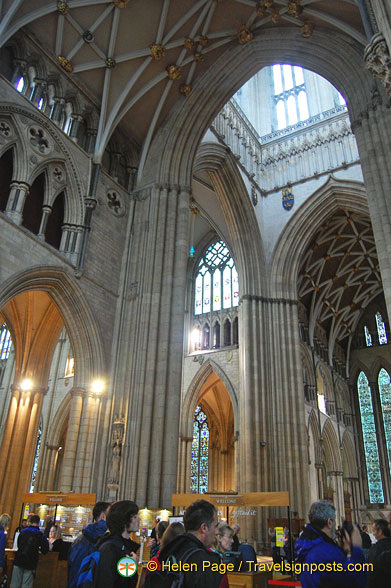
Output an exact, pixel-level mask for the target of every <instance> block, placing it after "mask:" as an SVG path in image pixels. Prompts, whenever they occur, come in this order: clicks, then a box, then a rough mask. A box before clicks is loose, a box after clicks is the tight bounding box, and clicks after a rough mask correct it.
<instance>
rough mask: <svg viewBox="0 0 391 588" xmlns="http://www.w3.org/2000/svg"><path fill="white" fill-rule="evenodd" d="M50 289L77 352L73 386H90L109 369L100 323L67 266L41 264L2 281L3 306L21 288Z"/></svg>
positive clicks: (0, 297)
mask: <svg viewBox="0 0 391 588" xmlns="http://www.w3.org/2000/svg"><path fill="white" fill-rule="evenodd" d="M30 290H41V291H44V292H47V293H48V294H49V296H50V297H51V298H52V299H53V301H54V302H55V304H56V306H57V307H58V309H59V312H60V314H61V317H62V319H63V321H64V325H65V328H66V329H67V332H68V335H69V339H70V343H71V346H72V349H73V352H74V355H75V363H76V365H77V370H76V372H75V380H74V386H75V387H77V388H85V389H88V388H89V386H90V383H91V380H92V379H93V378H94V377H99V376H101V375H102V374H103V373H104V372H105V370H106V362H105V358H104V354H103V346H102V341H101V337H100V334H99V330H98V326H97V324H96V321H95V318H94V316H93V314H92V311H91V309H90V307H89V305H88V303H87V300H86V299H85V296H84V294H83V292H82V290H81V288H80V286H79V284H78V283H77V280H76V279H75V278H74V277H73V276H71V275H70V274H69V272H67V271H66V270H64V269H61V268H58V267H53V266H39V267H35V268H30V269H27V270H24V271H22V272H20V273H18V274H16V275H14V276H12V277H10V278H9V279H8V280H6V281H5V282H3V284H2V286H1V288H0V309H1V308H2V307H3V306H5V305H6V304H7V303H8V302H9V301H10V300H12V299H13V298H14V297H15V296H17V295H18V294H20V293H22V292H28V291H30Z"/></svg>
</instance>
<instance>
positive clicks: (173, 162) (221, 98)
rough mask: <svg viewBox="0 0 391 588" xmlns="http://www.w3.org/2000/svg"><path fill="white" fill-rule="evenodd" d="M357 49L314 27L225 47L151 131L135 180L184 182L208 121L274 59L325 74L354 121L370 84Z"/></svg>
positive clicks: (367, 98) (279, 31) (267, 33)
mask: <svg viewBox="0 0 391 588" xmlns="http://www.w3.org/2000/svg"><path fill="white" fill-rule="evenodd" d="M362 53H363V48H362V46H361V45H360V44H359V43H358V42H355V41H352V39H351V38H350V37H348V36H347V35H344V34H341V33H337V32H335V31H333V32H331V31H325V30H321V29H316V30H315V31H314V34H313V36H312V38H311V40H303V39H300V38H299V37H298V34H297V31H296V30H290V29H283V30H282V29H280V28H278V27H276V28H273V30H267V31H264V32H263V34H262V35H261V36H260V37H258V38H256V39H253V40H252V41H251V42H250V43H247V44H246V45H244V46H237V47H235V48H231V49H229V50H227V51H226V52H225V53H223V55H221V57H220V58H219V59H217V60H216V61H215V63H214V64H213V65H212V66H211V67H210V68H209V70H208V71H207V72H206V74H205V75H204V76H203V77H202V78H201V79H200V80H199V81H198V82H197V83H196V84H195V86H194V88H193V89H192V92H191V93H190V95H189V96H188V97H187V98H186V100H185V101H183V102H182V103H180V104H177V105H176V106H175V107H174V108H173V111H172V112H171V113H170V116H168V117H167V119H166V121H165V124H164V125H163V126H162V127H161V128H160V130H159V131H158V132H157V134H156V137H155V139H154V141H153V144H152V145H151V149H150V151H149V154H148V156H147V160H146V166H145V168H144V173H143V177H142V181H140V184H141V185H143V184H148V183H149V182H151V181H153V180H155V181H158V182H161V183H169V184H174V185H175V184H179V185H181V186H187V185H190V180H191V174H192V167H193V161H194V157H195V152H196V150H197V147H198V145H199V143H200V141H201V138H202V137H203V135H204V134H205V131H206V130H207V128H208V126H209V124H210V122H211V121H212V120H213V118H214V117H215V116H216V114H217V113H218V112H219V110H220V109H221V108H222V106H223V105H224V104H225V103H226V102H227V101H228V100H229V99H230V97H231V96H232V95H233V94H234V93H235V92H236V90H238V89H239V88H240V87H241V86H242V85H243V84H244V83H245V82H246V81H247V80H248V79H249V78H250V77H252V76H253V75H254V74H255V73H256V72H257V71H259V70H260V69H262V68H263V67H265V66H268V65H272V64H273V63H276V62H280V63H290V64H293V65H300V66H301V67H303V68H306V69H310V70H312V71H314V72H315V73H317V74H319V75H321V76H323V77H325V78H326V79H327V80H329V81H330V82H331V83H332V84H333V85H334V86H335V87H336V88H337V89H338V90H339V91H340V92H342V93H343V95H344V96H346V98H347V103H348V106H349V111H350V114H351V117H352V118H353V120H354V119H355V118H356V117H357V116H358V114H359V113H360V112H362V111H364V110H365V108H366V105H367V103H368V102H370V98H371V88H372V87H373V78H372V77H371V75H370V74H369V72H367V71H366V70H365V68H364V66H363V61H362V59H363V58H362ZM341 55H344V56H345V59H344V60H341ZM195 121H197V124H196V125H195ZM157 162H159V163H157Z"/></svg>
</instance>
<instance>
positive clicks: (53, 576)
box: [5, 549, 68, 588]
mask: <svg viewBox="0 0 391 588" xmlns="http://www.w3.org/2000/svg"><path fill="white" fill-rule="evenodd" d="M15 553H16V551H14V550H13V549H6V550H5V554H6V556H7V576H8V585H10V583H11V575H12V568H13V566H14V558H15ZM67 564H68V562H66V561H58V553H52V552H49V553H46V554H45V555H40V556H39V560H38V566H37V573H36V576H35V580H34V588H48V586H55V587H56V588H66V585H67V574H68V568H67Z"/></svg>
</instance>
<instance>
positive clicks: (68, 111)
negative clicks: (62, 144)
mask: <svg viewBox="0 0 391 588" xmlns="http://www.w3.org/2000/svg"><path fill="white" fill-rule="evenodd" d="M72 112H73V106H72V103H71V102H67V103H66V104H65V123H64V133H66V134H67V135H69V133H70V132H71V126H72Z"/></svg>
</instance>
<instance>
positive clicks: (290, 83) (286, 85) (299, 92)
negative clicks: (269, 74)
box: [272, 64, 309, 129]
mask: <svg viewBox="0 0 391 588" xmlns="http://www.w3.org/2000/svg"><path fill="white" fill-rule="evenodd" d="M272 71H273V83H274V103H275V107H276V115H277V127H278V129H284V128H285V127H286V126H287V124H288V125H294V124H296V123H297V121H299V120H306V119H307V118H309V110H308V100H307V93H306V89H305V83H304V75H303V70H302V68H301V67H299V66H297V65H295V66H294V67H292V66H291V65H280V64H276V65H273V68H272Z"/></svg>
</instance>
